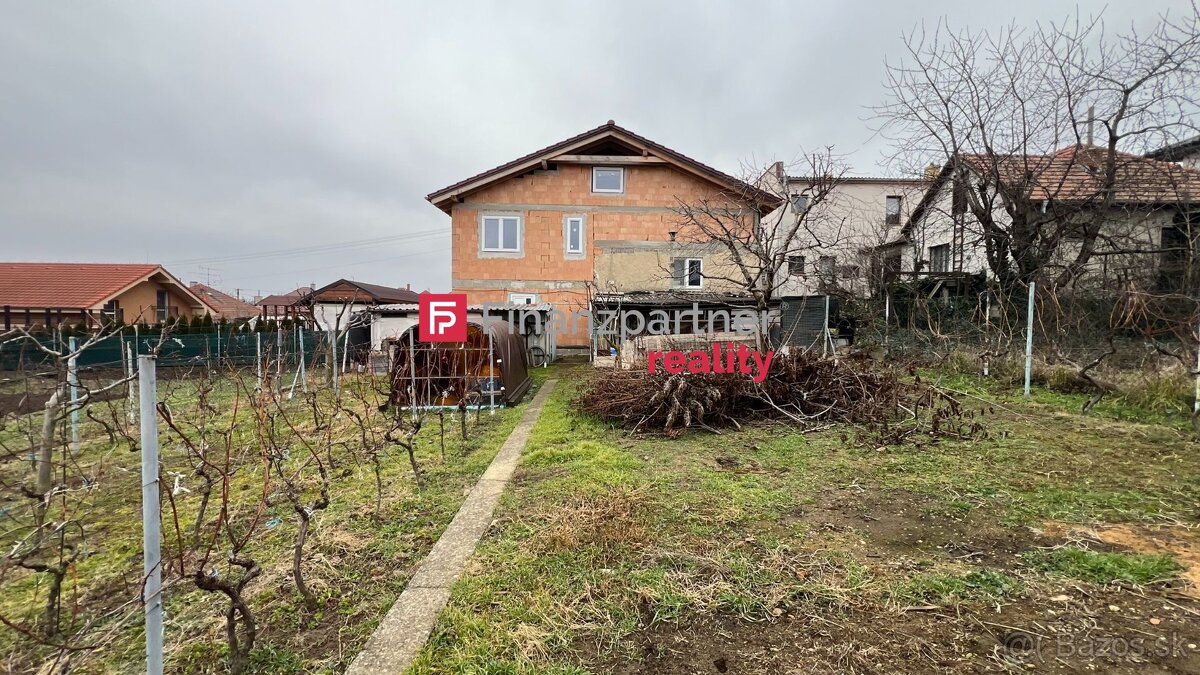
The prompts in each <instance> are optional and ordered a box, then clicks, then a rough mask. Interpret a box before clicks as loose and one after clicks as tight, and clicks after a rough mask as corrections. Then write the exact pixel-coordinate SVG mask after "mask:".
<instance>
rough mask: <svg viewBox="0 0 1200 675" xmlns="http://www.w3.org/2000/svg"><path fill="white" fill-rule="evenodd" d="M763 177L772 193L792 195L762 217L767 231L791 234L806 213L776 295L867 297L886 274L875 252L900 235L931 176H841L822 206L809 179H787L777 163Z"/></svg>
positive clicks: (835, 180)
mask: <svg viewBox="0 0 1200 675" xmlns="http://www.w3.org/2000/svg"><path fill="white" fill-rule="evenodd" d="M935 170H936V167H935ZM764 179H767V180H771V181H772V182H773V185H772V190H773V191H776V192H778V193H779V194H786V195H787V196H788V201H787V203H785V204H784V205H782V206H780V207H779V209H777V210H775V211H772V212H771V213H769V214H767V215H766V216H764V217H763V222H764V223H767V224H768V225H767V227H768V228H769V227H770V226H771V224H773V223H776V222H779V223H781V225H780V226H779V228H778V230H779V231H781V232H782V231H787V230H789V229H790V223H791V222H793V221H794V219H796V218H798V217H800V216H801V215H802V214H805V212H807V216H806V221H805V222H804V223H801V224H800V225H799V229H798V230H797V236H796V238H795V241H794V242H793V244H792V246H791V247H790V248H791V251H792V252H791V254H790V255H788V256H787V261H786V262H785V264H784V267H783V269H781V270H780V272H781V273H782V274H783V275H784V276H783V278H782V279H781V280H780V282H779V288H778V290H776V292H775V295H776V296H778V297H788V296H806V295H820V294H823V293H825V292H826V291H829V292H832V293H836V294H840V295H855V296H866V295H868V294H870V293H871V292H873V291H874V290H876V289H877V288H878V287H879V286H880V285H881V283H882V275H883V274H884V273H885V270H883V269H882V268H881V265H880V262H879V260H878V259H877V258H876V256H875V251H876V250H877V249H878V247H879V246H880V245H882V244H884V243H886V242H888V241H890V240H891V239H892V238H894V237H895V236H896V233H897V232H899V230H900V227H901V226H902V225H903V223H904V221H905V220H906V219H907V218H908V216H909V215H910V214H911V212H912V208H913V204H915V203H916V202H917V201H919V200H920V198H921V196H922V195H924V193H925V190H926V188H928V186H929V183H930V179H929V178H882V177H874V176H843V177H841V178H837V179H834V185H833V187H832V189H831V190H830V191H829V194H827V195H826V196H825V197H824V198H823V200H822V201H821V203H819V204H811V206H810V203H809V200H810V197H811V195H812V192H813V186H814V180H813V179H812V178H811V177H808V176H787V175H784V168H783V165H782V164H781V163H778V162H777V163H775V164H774V165H773V166H772V167H771V169H770V170H769V171H768V173H767V175H766V176H764ZM825 180H826V181H828V180H829V179H825Z"/></svg>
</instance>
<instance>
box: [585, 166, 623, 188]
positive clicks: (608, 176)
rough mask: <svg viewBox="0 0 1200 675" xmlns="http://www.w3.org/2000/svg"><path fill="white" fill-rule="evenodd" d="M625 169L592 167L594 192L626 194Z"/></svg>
mask: <svg viewBox="0 0 1200 675" xmlns="http://www.w3.org/2000/svg"><path fill="white" fill-rule="evenodd" d="M624 191H625V169H623V168H621V167H619V166H594V167H592V192H624Z"/></svg>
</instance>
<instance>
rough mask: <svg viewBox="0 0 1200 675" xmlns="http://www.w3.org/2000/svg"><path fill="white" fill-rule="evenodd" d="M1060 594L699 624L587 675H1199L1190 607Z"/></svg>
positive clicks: (1193, 606) (1198, 632) (1121, 595)
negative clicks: (985, 603)
mask: <svg viewBox="0 0 1200 675" xmlns="http://www.w3.org/2000/svg"><path fill="white" fill-rule="evenodd" d="M1062 595H1067V596H1068V599H1066V600H1063V599H1062ZM1062 595H1054V596H1048V597H1036V598H1028V599H1022V600H1019V601H1017V602H1014V603H1011V604H1004V605H1001V606H998V607H997V606H992V607H982V606H978V607H977V606H965V605H962V606H958V607H956V608H949V609H946V610H942V611H938V612H895V611H886V610H873V609H869V608H864V609H855V608H848V609H845V610H841V611H838V610H832V611H823V612H821V613H818V614H796V615H785V616H783V617H780V618H778V619H775V620H772V621H768V622H761V623H756V622H750V621H744V620H740V619H737V618H731V617H713V616H709V617H704V618H699V619H695V620H692V621H690V622H685V623H682V624H661V625H657V626H653V627H650V628H647V629H643V630H642V631H639V632H638V633H636V634H635V635H634V636H632V637H631V638H629V639H628V641H627V643H626V644H625V645H623V646H624V647H625V648H626V649H625V654H626V656H625V657H613V658H610V659H607V660H604V661H599V662H592V663H585V666H586V667H588V668H590V669H592V670H593V671H594V672H611V673H617V674H620V675H635V674H636V675H642V674H645V675H650V674H652V673H653V674H659V675H675V674H678V675H683V674H685V673H686V674H689V675H690V674H694V673H731V674H737V673H767V672H770V673H795V674H797V675H798V674H801V673H831V674H832V673H991V672H1025V671H1028V672H1046V671H1049V672H1055V673H1094V672H1104V673H1116V674H1117V675H1125V674H1130V675H1132V674H1133V673H1200V648H1198V646H1197V643H1198V642H1200V620H1198V619H1197V616H1198V615H1197V614H1195V612H1198V611H1200V603H1197V602H1194V601H1184V602H1173V603H1170V604H1167V603H1164V601H1163V600H1162V599H1160V598H1156V597H1155V596H1154V595H1153V594H1146V595H1142V594H1139V593H1135V592H1132V591H1128V590H1121V589H1112V590H1102V589H1090V590H1087V591H1083V592H1081V591H1080V590H1078V589H1075V588H1070V587H1068V588H1066V589H1064V593H1063V594H1062ZM1052 598H1053V599H1052ZM1113 607H1115V608H1117V609H1115V610H1114V609H1112V608H1113ZM1152 619H1153V620H1155V621H1157V623H1152V622H1151V620H1152ZM584 651H587V650H584ZM591 651H592V652H593V653H594V652H595V649H592V650H591Z"/></svg>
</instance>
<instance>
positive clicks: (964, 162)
mask: <svg viewBox="0 0 1200 675" xmlns="http://www.w3.org/2000/svg"><path fill="white" fill-rule="evenodd" d="M904 44H905V47H906V50H907V54H906V56H905V59H904V61H903V62H901V63H897V64H889V66H888V71H887V72H888V74H887V83H886V84H887V90H888V94H889V99H888V101H887V102H886V103H884V104H883V105H881V106H879V107H878V109H877V110H876V113H877V117H878V120H879V121H880V122H881V124H882V129H883V131H884V133H885V134H887V135H889V136H890V137H891V138H892V139H893V140H894V141H895V143H896V159H897V161H901V162H909V163H912V164H916V165H917V166H924V165H926V164H927V163H929V162H931V161H932V162H934V163H936V164H938V165H944V166H945V169H944V171H943V177H944V178H948V179H951V180H949V181H948V182H947V185H950V186H953V187H952V191H953V194H951V195H948V202H949V204H950V206H949V209H948V210H949V211H950V212H951V213H950V214H949V215H950V216H951V217H952V218H955V219H959V217H960V216H965V215H969V216H970V218H969V219H961V220H958V221H957V222H956V223H955V227H958V228H963V227H964V221H965V222H966V229H967V230H969V231H970V234H969V235H968V236H973V237H975V238H976V240H977V241H978V243H980V244H981V246H982V249H983V252H984V256H985V258H986V264H987V266H988V268H989V269H990V271H991V272H992V274H993V275H994V277H995V278H996V279H997V280H998V281H999V282H1000V284H1001V285H1002V286H1003V287H1004V288H1005V289H1006V290H1010V291H1011V290H1013V289H1016V288H1019V287H1023V286H1026V285H1028V283H1029V282H1030V281H1035V280H1037V281H1039V282H1041V285H1043V286H1044V287H1061V286H1067V285H1071V284H1073V283H1074V282H1075V281H1076V280H1077V279H1078V278H1079V277H1080V276H1081V275H1083V274H1084V273H1085V272H1086V271H1087V270H1088V267H1089V263H1090V262H1091V261H1092V259H1093V258H1094V257H1095V256H1096V255H1097V254H1098V253H1099V252H1100V251H1102V250H1104V249H1105V245H1106V244H1107V249H1108V250H1109V251H1110V252H1112V251H1118V250H1120V251H1125V252H1128V250H1127V249H1128V248H1129V247H1130V244H1131V243H1132V244H1133V245H1134V246H1136V247H1137V248H1138V249H1139V250H1147V249H1151V248H1156V246H1151V245H1150V244H1149V243H1148V242H1147V241H1145V238H1144V237H1140V238H1138V237H1129V238H1128V239H1129V240H1128V241H1121V242H1117V241H1116V240H1117V239H1120V238H1121V235H1122V234H1123V233H1122V232H1119V231H1114V229H1113V228H1110V227H1106V225H1108V224H1109V223H1110V222H1111V221H1112V220H1113V219H1114V218H1120V216H1119V215H1117V214H1118V212H1119V210H1120V208H1121V207H1123V206H1125V205H1126V204H1128V203H1129V201H1130V200H1131V199H1132V200H1136V199H1137V198H1138V195H1137V194H1136V193H1137V190H1136V189H1135V186H1136V187H1138V188H1140V187H1141V186H1143V185H1145V184H1146V182H1147V181H1151V182H1155V183H1157V184H1159V185H1160V186H1162V185H1165V186H1166V189H1170V188H1171V187H1172V184H1173V183H1178V182H1179V181H1180V180H1181V179H1180V177H1179V176H1180V172H1181V171H1182V170H1181V169H1179V168H1178V167H1173V165H1168V164H1166V163H1155V164H1150V163H1147V162H1145V161H1139V160H1140V159H1141V158H1140V153H1141V152H1144V151H1145V150H1148V149H1150V148H1153V147H1156V146H1157V145H1162V144H1164V143H1166V142H1168V141H1172V140H1177V139H1178V138H1180V137H1181V136H1183V135H1185V134H1189V133H1192V132H1194V130H1195V127H1194V125H1193V124H1192V123H1191V122H1189V121H1188V120H1190V119H1194V115H1195V113H1196V112H1197V99H1198V96H1197V91H1198V87H1197V85H1198V84H1200V82H1198V81H1197V74H1198V66H1200V14H1198V13H1197V12H1196V9H1195V7H1194V6H1193V7H1192V8H1191V12H1190V13H1188V14H1186V15H1185V16H1183V17H1181V18H1179V19H1174V18H1172V17H1170V16H1168V15H1163V16H1161V17H1160V20H1159V22H1158V24H1157V25H1156V26H1155V27H1154V28H1153V29H1152V30H1151V31H1150V32H1148V33H1145V34H1140V33H1138V32H1137V31H1135V30H1134V29H1132V28H1131V29H1129V30H1128V31H1126V32H1123V33H1120V34H1117V35H1115V36H1113V35H1111V34H1109V33H1108V32H1107V31H1106V30H1105V26H1104V24H1103V23H1102V22H1101V21H1100V20H1099V19H1089V20H1084V19H1082V18H1080V17H1075V18H1074V19H1073V20H1068V21H1064V22H1062V23H1050V24H1045V25H1038V26H1036V27H1034V28H1033V29H1029V30H1026V29H1021V28H1017V27H1015V26H1010V27H1008V28H1006V29H1004V30H1001V31H998V32H987V31H971V30H961V31H956V30H954V29H952V28H951V27H950V26H949V25H948V24H947V23H946V22H940V23H939V24H938V25H937V26H936V27H935V28H934V29H933V31H932V32H928V31H926V30H925V29H924V27H922V28H921V29H920V30H917V31H914V32H913V33H911V34H910V35H908V36H907V37H906V39H905V41H904ZM1128 153H1138V154H1137V155H1131V154H1128ZM1147 172H1157V173H1159V174H1161V175H1154V176H1149V177H1148V176H1147V175H1146V174H1147ZM1184 180H1186V179H1184ZM1143 201H1146V200H1145V199H1143ZM1155 201H1158V200H1155ZM1167 201H1172V200H1170V199H1168V200H1167Z"/></svg>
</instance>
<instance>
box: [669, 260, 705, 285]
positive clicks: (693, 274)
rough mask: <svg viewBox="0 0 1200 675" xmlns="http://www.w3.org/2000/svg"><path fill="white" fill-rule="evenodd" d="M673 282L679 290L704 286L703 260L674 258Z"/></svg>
mask: <svg viewBox="0 0 1200 675" xmlns="http://www.w3.org/2000/svg"><path fill="white" fill-rule="evenodd" d="M673 262H674V267H675V270H674V271H675V282H676V283H677V284H678V285H679V286H680V287H681V288H701V287H703V286H704V259H703V258H676V259H675V260H674V261H673Z"/></svg>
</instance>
